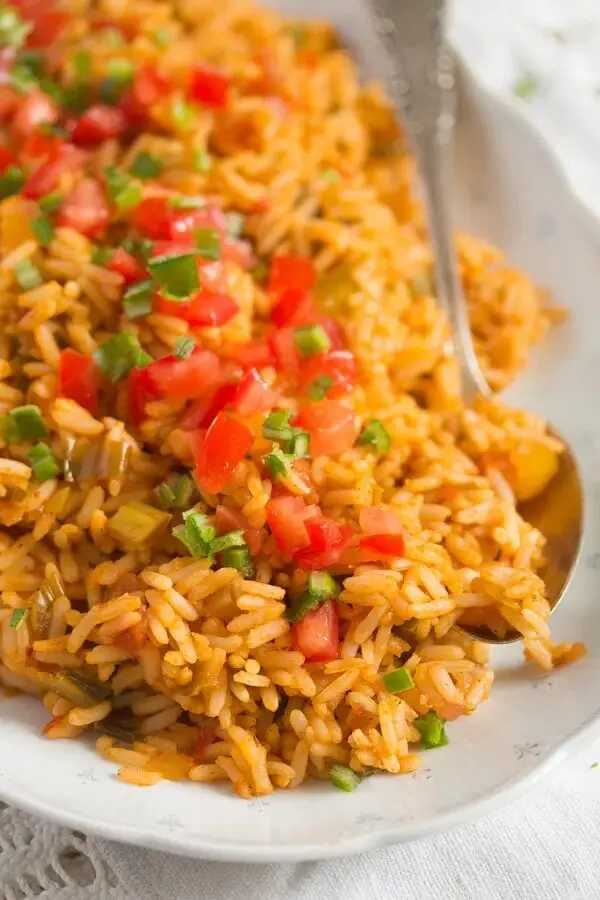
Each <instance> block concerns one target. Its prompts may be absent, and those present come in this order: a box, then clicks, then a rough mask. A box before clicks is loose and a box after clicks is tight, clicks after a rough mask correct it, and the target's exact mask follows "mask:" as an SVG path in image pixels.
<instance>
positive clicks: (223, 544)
mask: <svg viewBox="0 0 600 900" xmlns="http://www.w3.org/2000/svg"><path fill="white" fill-rule="evenodd" d="M245 544H246V541H245V540H244V532H243V531H230V532H228V533H227V534H222V535H221V536H220V537H216V538H214V539H213V540H212V541H211V543H210V552H211V555H215V554H217V553H222V552H223V550H229V549H231V547H244V546H245Z"/></svg>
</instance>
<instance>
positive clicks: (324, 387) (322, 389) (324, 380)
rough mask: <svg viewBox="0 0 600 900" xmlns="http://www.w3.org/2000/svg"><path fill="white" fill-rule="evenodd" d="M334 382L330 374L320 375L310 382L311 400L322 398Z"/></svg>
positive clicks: (309, 394)
mask: <svg viewBox="0 0 600 900" xmlns="http://www.w3.org/2000/svg"><path fill="white" fill-rule="evenodd" d="M332 384H333V378H331V377H330V376H329V375H319V377H318V378H315V380H314V381H313V382H312V383H311V384H309V386H308V391H307V394H308V396H309V397H310V399H311V400H322V399H323V397H325V395H326V394H327V391H328V390H329V388H330V387H331V385H332Z"/></svg>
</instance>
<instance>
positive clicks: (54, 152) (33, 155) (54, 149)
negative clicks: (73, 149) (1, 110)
mask: <svg viewBox="0 0 600 900" xmlns="http://www.w3.org/2000/svg"><path fill="white" fill-rule="evenodd" d="M63 144H64V141H63V140H61V138H59V137H56V135H52V134H44V133H43V132H41V131H36V132H34V133H33V134H31V135H29V137H28V138H26V139H25V141H24V142H23V145H22V147H21V156H23V157H25V159H27V160H30V159H32V160H33V159H36V160H37V159H43V158H44V157H48V156H58V155H59V154H60V152H61V149H62V146H63Z"/></svg>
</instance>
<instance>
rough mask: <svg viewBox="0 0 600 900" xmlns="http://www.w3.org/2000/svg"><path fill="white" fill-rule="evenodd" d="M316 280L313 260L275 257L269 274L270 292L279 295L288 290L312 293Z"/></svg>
mask: <svg viewBox="0 0 600 900" xmlns="http://www.w3.org/2000/svg"><path fill="white" fill-rule="evenodd" d="M315 280H316V273H315V267H314V265H313V261H312V259H308V257H304V256H291V255H290V256H274V257H273V261H272V263H271V271H270V273H269V283H268V290H269V291H270V292H271V293H274V294H278V293H280V291H285V290H287V289H288V288H296V289H297V290H301V291H310V290H311V288H313V287H314V284H315Z"/></svg>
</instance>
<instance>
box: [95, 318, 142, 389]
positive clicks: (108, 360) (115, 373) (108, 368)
mask: <svg viewBox="0 0 600 900" xmlns="http://www.w3.org/2000/svg"><path fill="white" fill-rule="evenodd" d="M93 357H94V361H95V362H96V365H97V366H98V367H99V368H100V369H101V370H102V372H103V373H104V374H105V375H106V377H107V378H108V379H109V381H112V382H113V384H114V383H115V382H117V381H120V380H121V378H123V377H124V376H125V375H127V374H128V373H129V372H130V370H131V369H133V368H134V367H136V366H139V367H142V368H143V367H144V366H147V365H148V363H150V362H152V357H151V356H150V355H149V354H148V353H146V351H145V350H144V348H143V347H142V346H141V345H140V342H139V341H138V339H137V337H136V336H135V334H132V332H131V331H121V332H120V333H119V334H116V335H115V336H114V337H112V338H110V339H109V340H108V341H106V342H105V343H104V344H101V346H100V347H98V349H97V350H96V351H95V352H94V354H93Z"/></svg>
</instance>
